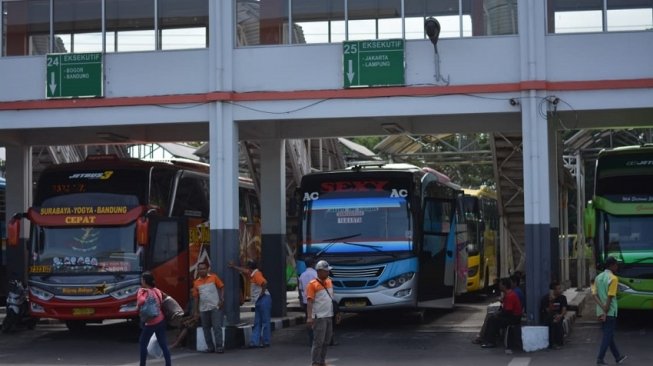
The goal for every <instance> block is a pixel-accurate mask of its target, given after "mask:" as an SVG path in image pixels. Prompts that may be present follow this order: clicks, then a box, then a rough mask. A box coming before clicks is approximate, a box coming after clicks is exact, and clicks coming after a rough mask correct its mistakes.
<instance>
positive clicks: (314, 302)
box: [306, 260, 334, 366]
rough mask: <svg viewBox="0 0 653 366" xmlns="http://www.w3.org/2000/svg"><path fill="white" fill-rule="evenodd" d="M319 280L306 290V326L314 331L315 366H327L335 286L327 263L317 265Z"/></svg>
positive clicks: (315, 280) (312, 353)
mask: <svg viewBox="0 0 653 366" xmlns="http://www.w3.org/2000/svg"><path fill="white" fill-rule="evenodd" d="M315 270H316V271H317V278H315V279H314V280H312V281H311V282H310V283H309V284H308V287H307V288H306V300H307V304H306V305H307V306H306V324H307V325H308V326H309V327H311V328H312V329H313V346H312V348H311V359H312V365H313V366H324V365H326V363H325V359H326V351H327V346H328V343H329V340H330V339H331V334H332V332H333V315H334V314H333V284H332V283H331V279H330V278H329V271H331V266H329V263H328V262H327V261H324V260H322V261H319V262H317V264H316V265H315Z"/></svg>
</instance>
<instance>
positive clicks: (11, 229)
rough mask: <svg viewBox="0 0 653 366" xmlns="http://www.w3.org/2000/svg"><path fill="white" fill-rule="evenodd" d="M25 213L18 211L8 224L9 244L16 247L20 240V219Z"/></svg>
mask: <svg viewBox="0 0 653 366" xmlns="http://www.w3.org/2000/svg"><path fill="white" fill-rule="evenodd" d="M23 217H25V214H22V213H17V214H15V215H14V216H12V218H11V220H9V223H8V224H7V245H9V246H12V247H15V246H17V245H18V243H19V242H20V221H21V220H22V219H23Z"/></svg>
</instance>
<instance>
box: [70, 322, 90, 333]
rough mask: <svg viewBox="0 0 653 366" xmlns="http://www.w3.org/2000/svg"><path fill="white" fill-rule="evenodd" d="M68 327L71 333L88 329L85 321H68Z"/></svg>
mask: <svg viewBox="0 0 653 366" xmlns="http://www.w3.org/2000/svg"><path fill="white" fill-rule="evenodd" d="M66 327H67V328H68V330H69V331H71V332H81V331H83V330H84V329H85V328H86V322H85V321H84V320H66Z"/></svg>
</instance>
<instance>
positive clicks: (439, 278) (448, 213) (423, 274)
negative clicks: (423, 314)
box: [417, 198, 456, 308]
mask: <svg viewBox="0 0 653 366" xmlns="http://www.w3.org/2000/svg"><path fill="white" fill-rule="evenodd" d="M454 210H455V207H454V201H453V200H447V199H437V198H426V199H425V202H424V208H423V212H422V219H423V231H422V235H423V238H422V246H421V248H420V252H419V278H418V294H417V301H418V306H419V307H424V308H451V307H453V303H454V291H455V285H456V280H455V269H456V235H455V224H456V223H455V222H452V221H455V219H454V216H453V212H454Z"/></svg>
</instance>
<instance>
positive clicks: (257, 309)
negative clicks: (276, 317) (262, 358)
mask: <svg viewBox="0 0 653 366" xmlns="http://www.w3.org/2000/svg"><path fill="white" fill-rule="evenodd" d="M229 267H231V268H233V269H235V270H238V271H240V272H241V273H243V274H245V275H247V276H249V280H250V282H251V283H250V300H251V301H252V302H253V303H254V326H253V327H252V336H251V338H250V340H249V346H248V347H249V348H256V347H270V318H271V316H272V298H271V297H270V292H268V290H267V285H268V281H267V280H266V279H265V277H263V273H262V272H261V271H259V270H258V265H257V264H256V262H255V261H253V260H251V259H250V260H248V261H247V268H245V267H238V266H236V265H234V264H233V262H230V263H229Z"/></svg>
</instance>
